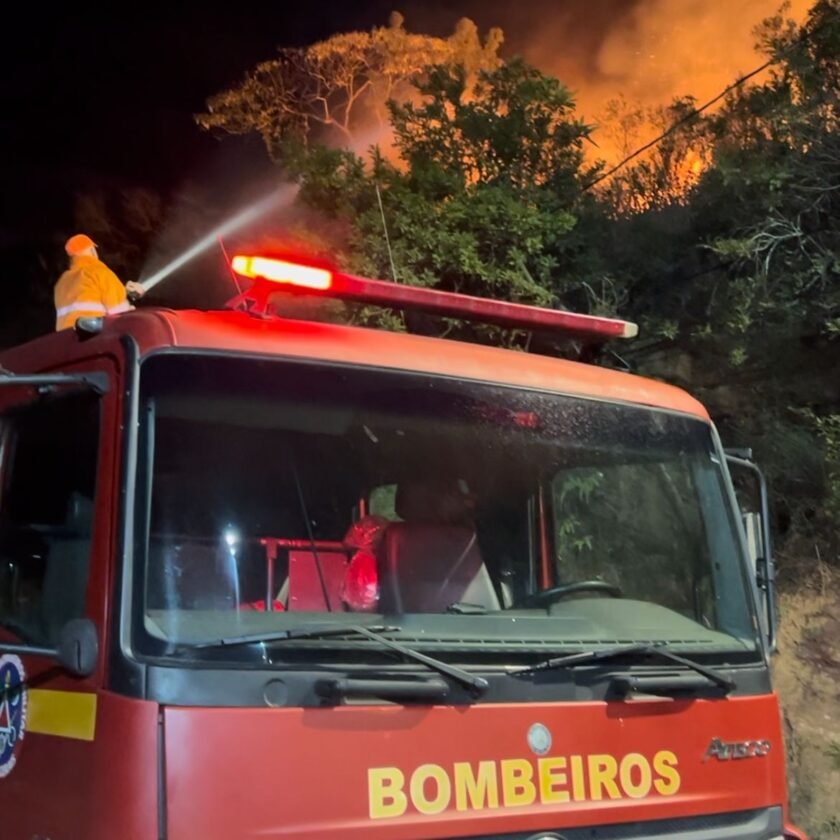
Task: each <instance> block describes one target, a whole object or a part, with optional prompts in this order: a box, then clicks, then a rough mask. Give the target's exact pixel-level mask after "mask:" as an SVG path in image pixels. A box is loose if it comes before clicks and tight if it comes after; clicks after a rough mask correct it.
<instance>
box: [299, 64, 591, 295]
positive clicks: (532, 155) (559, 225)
mask: <svg viewBox="0 0 840 840" xmlns="http://www.w3.org/2000/svg"><path fill="white" fill-rule="evenodd" d="M417 90H418V95H419V100H420V101H419V103H418V102H407V103H403V104H398V103H396V102H392V103H391V105H390V113H391V122H392V125H393V129H394V143H395V146H396V149H397V151H398V152H399V155H400V162H399V163H398V164H395V163H391V162H389V161H387V160H385V159H384V158H383V157H382V156H381V155H375V156H374V159H373V161H372V163H371V165H370V166H366V165H365V162H364V161H363V160H362V159H361V158H359V157H358V156H357V155H355V154H353V153H352V152H349V151H346V150H325V149H318V150H312V151H309V152H306V153H304V154H302V155H301V156H300V157H299V158H297V159H296V160H294V161H293V162H292V167H293V168H294V169H295V171H297V172H298V173H299V176H300V178H301V182H302V192H301V198H302V200H303V201H304V202H305V203H306V204H307V205H308V206H310V207H314V208H317V209H318V210H319V211H320V212H321V213H323V214H324V216H326V217H328V218H333V219H335V218H343V219H344V220H345V222H346V228H345V229H346V231H347V238H346V239H345V240H344V241H343V242H341V243H336V245H337V246H338V247H339V250H342V251H343V253H344V257H345V259H346V261H347V263H348V264H349V265H350V266H351V267H353V268H354V269H355V270H358V271H360V272H363V273H365V274H370V275H373V276H390V275H391V273H392V271H395V273H396V276H397V279H398V280H399V281H400V282H405V283H410V284H415V285H421V286H432V287H436V288H442V289H448V290H454V291H460V292H465V293H469V294H477V295H484V296H492V297H499V298H502V299H508V300H519V301H525V302H531V303H540V304H543V305H549V306H557V305H561V303H562V302H563V301H564V297H565V296H566V295H567V294H574V293H578V294H579V295H581V297H582V299H584V300H585V299H586V297H587V295H586V293H585V292H584V291H583V286H584V281H585V280H587V279H588V278H589V277H590V276H591V266H589V265H587V264H585V262H586V261H585V259H584V255H585V253H586V249H585V247H584V246H583V244H582V243H581V241H580V238H579V235H578V232H577V226H578V222H579V218H580V213H581V212H582V209H583V206H584V204H585V201H584V199H583V196H582V193H581V182H582V180H583V178H584V177H586V176H587V175H588V174H589V173H588V170H587V168H586V167H585V165H584V162H583V143H584V142H585V140H586V138H587V136H588V134H589V128H588V127H587V126H586V125H584V124H583V123H581V122H580V121H579V120H577V119H576V118H575V116H574V102H573V99H572V97H571V95H570V93H569V91H568V90H567V89H566V88H564V87H563V86H562V85H561V84H560V83H559V82H558V81H557V80H555V79H552V78H549V77H546V76H544V75H543V74H541V73H539V71H537V70H536V69H534V68H532V67H530V66H528V65H527V64H525V63H524V62H522V61H512V62H509V63H507V64H503V65H501V66H499V67H498V68H496V69H494V70H490V71H482V72H480V73H479V75H478V78H477V79H476V81H475V84H474V85H473V86H472V87H471V86H470V84H469V79H468V73H467V71H466V70H465V69H464V68H460V67H448V66H440V65H438V66H437V67H434V68H431V69H430V70H429V71H428V73H427V74H426V76H425V78H424V79H423V80H422V81H420V82H418V84H417ZM377 192H378V193H379V196H380V197H381V201H382V210H380V206H379V200H378V197H377ZM383 216H384V221H383ZM386 226H387V236H386V231H385V227H386ZM392 257H393V265H392Z"/></svg>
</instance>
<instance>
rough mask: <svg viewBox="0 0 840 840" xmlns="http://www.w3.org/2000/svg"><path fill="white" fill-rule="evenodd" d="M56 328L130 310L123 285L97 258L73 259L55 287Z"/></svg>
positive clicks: (63, 328)
mask: <svg viewBox="0 0 840 840" xmlns="http://www.w3.org/2000/svg"><path fill="white" fill-rule="evenodd" d="M54 298H55V315H56V318H55V328H56V330H66V329H67V328H68V327H72V326H73V325H74V324H75V323H76V321H77V320H78V319H79V318H101V317H102V316H104V315H116V314H117V313H118V312H127V311H128V310H129V309H131V308H132V307H131V305H130V304H129V302H128V298H127V296H126V292H125V286H123V284H122V283H121V282H120V280H119V278H118V277H117V275H116V274H114V272H113V271H111V269H110V268H108V266H107V265H105V263H104V262H102V261H101V260H98V259H97V258H96V257H91V256H83V257H74V258H73V261H72V263H71V264H70V268H69V269H68V270H67V271H65V272H64V274H62V275H61V277H59V279H58V282H57V283H56V284H55V293H54Z"/></svg>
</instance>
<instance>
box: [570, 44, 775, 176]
mask: <svg viewBox="0 0 840 840" xmlns="http://www.w3.org/2000/svg"><path fill="white" fill-rule="evenodd" d="M778 60H779V59H778V58H772V59H770V60H769V61H765V62H764V64H762V65H761V67H756V69H755V70H752V71H751V72H749V73H747V75H746V76H742V77H741V78H740V79H738V80H737V81H735V82H733V83H732V84H731V85H729V86H728V87H726V88H725V89H724V90H722V91H721V92H720V93H719V94H718V95H717V96H715V97H714V98H713V99H710V100H709V101H708V102H706V104H705V105H701V106H700V107H699V108H694V109H692V110H691V111H689V113H687V114H685V115H684V116H682V117H680V119H678V120H677V121H676V122H675V123H674V124H673V125H671V126H669V127H668V128H667V129H666V130H665V131H663V132H662V134H660V135H659V136H658V137H654V138H653V140H650V141H648V142H647V143H645V144H644V146H640V147H639V148H638V149H636V151H635V152H631V153H630V154H629V155H627V157H626V158H624V159H623V160H621V161H619V162H618V163H617V164H616V165H615V166H613V167H612V168H611V169H608V170H607V171H606V172H603V173H602V174H601V175H599V176H598V177H597V178H596V179H595V180H594V181H591V182H590V183H588V184H587V185H586V186H585V187H584V188H583V189H584V190H590V189H592V187H594V186H595V185H596V184H600V183H601V181H605V180H606V179H607V178H609V177H610V176H612V175H615V173H616V172H618V170H619V169H621V168H622V167H624V166H626V165H627V164H628V163H630V161H631V160H634V159H635V158H637V157H638V156H639V155H641V154H644V153H645V152H646V151H647V150H648V149H652V148H653V147H654V146H656V145H657V144H658V143H661V142H662V141H663V140H664V139H665V138H666V137H669V136H670V135H671V134H673V133H674V132H675V131H676V130H677V129H678V128H680V126H683V125H685V123H687V122H688V121H689V120H692V119H694V117H697V116H699V115H700V114H702V113H703V111H706V110H708V109H709V108H711V107H712V105H714V104H715V103H716V102H719V101H720V100H721V99H723V97H724V96H726V94H727V93H729V92H730V91H732V90H735V88H737V87H740V86H741V85H742V84H744V82H746V81H749V80H750V79H751V78H752V77H753V76H757V75H758V74H759V73H761V72H762V71H763V70H766V69H767V68H768V67H770V65H771V64H775V63H776V62H777V61H778Z"/></svg>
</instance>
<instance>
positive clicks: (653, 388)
mask: <svg viewBox="0 0 840 840" xmlns="http://www.w3.org/2000/svg"><path fill="white" fill-rule="evenodd" d="M124 336H130V337H132V338H133V339H134V340H135V341H136V343H137V345H138V348H139V352H140V356H141V358H142V357H145V356H148V355H151V354H153V353H155V352H160V351H165V350H170V349H176V348H177V349H191V350H202V351H206V352H217V353H225V354H236V355H251V356H263V357H272V356H273V357H278V358H280V357H285V358H293V359H310V360H313V359H314V360H322V361H325V362H338V363H343V364H351V365H357V366H361V367H378V368H389V369H395V370H406V371H414V372H418V373H429V374H438V375H442V376H449V377H455V378H459V379H470V380H476V381H483V382H495V383H501V384H505V385H514V386H520V387H524V388H533V389H537V390H542V391H553V392H556V393H563V394H572V395H577V396H583V397H590V398H595V399H603V400H609V401H620V402H625V403H635V404H639V405H647V406H652V407H656V408H661V409H666V410H670V411H678V412H683V413H687V414H693V415H695V416H697V417H700V418H703V419H708V413H707V411H706V409H705V408H704V407H703V405H702V404H701V403H699V402H698V401H697V400H696V399H694V398H693V397H692V396H690V395H689V394H687V393H686V392H685V391H683V390H681V389H679V388H676V387H673V386H671V385H665V384H663V383H661V382H657V381H655V380H651V379H646V378H644V377H641V376H636V375H633V374H628V373H621V372H618V371H614V370H609V369H606V368H601V367H598V366H596V365H591V364H584V363H581V362H572V361H567V360H564V359H557V358H552V357H548V356H541V355H536V354H532V353H523V352H520V351H515V350H506V349H503V348H499V347H488V346H484V345H477V344H470V343H466V342H461V341H451V340H447V339H442V338H429V337H425V336H417V335H410V334H407V333H396V332H387V331H384V330H377V329H370V328H363V327H349V326H343V325H337V324H327V323H321V322H312V321H298V320H289V319H283V318H269V319H261V318H255V317H254V316H252V315H248V314H246V313H243V312H235V311H230V310H224V311H218V312H216V311H213V312H202V311H196V310H177V311H175V310H169V309H151V308H149V309H140V310H137V311H134V312H130V313H126V314H123V315H118V316H115V317H111V318H106V319H105V325H104V327H103V330H102V332H101V333H100V334H99V335H96V336H93V337H91V338H88V339H86V340H80V338H79V337H78V336H77V335H76V333H75V331H73V330H64V331H62V332H58V333H52V334H50V335H46V336H42V337H40V338H37V339H35V340H33V341H30V342H28V343H26V344H23V345H20V346H18V347H16V348H13V349H11V350H7V351H5V352H3V353H2V354H0V365H2V366H3V367H6V368H7V369H8V370H11V371H13V372H16V373H38V372H44V371H52V370H60V369H62V368H63V367H65V366H67V365H69V364H72V363H73V362H77V361H81V360H83V359H86V358H90V357H92V356H96V355H99V354H102V353H114V354H118V353H119V344H120V342H121V341H122V339H123V337H124Z"/></svg>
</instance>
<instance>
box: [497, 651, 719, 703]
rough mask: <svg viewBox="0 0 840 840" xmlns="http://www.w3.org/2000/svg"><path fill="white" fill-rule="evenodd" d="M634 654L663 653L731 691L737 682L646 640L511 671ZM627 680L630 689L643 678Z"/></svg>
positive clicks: (576, 663)
mask: <svg viewBox="0 0 840 840" xmlns="http://www.w3.org/2000/svg"><path fill="white" fill-rule="evenodd" d="M633 654H644V655H649V656H659V657H661V658H662V659H667V660H669V661H671V662H675V663H676V664H678V665H684V666H685V667H686V668H691V670H693V671H696V672H697V673H698V674H701V675H702V676H704V677H705V678H706V679H707V680H709V681H710V682H712V683H714V684H715V685H718V686H720V687H721V688H724V689H726V690H727V691H731V690H732V689H733V688H735V683H734V682H733V681H732V680H730V679H728V678H727V677H724V676H723V674H721V673H720V672H719V671H716V670H715V669H714V668H707V667H706V666H705V665H700V663H698V662H695V661H694V660H693V659H687V658H686V657H684V656H680V655H679V654H678V653H674V652H673V651H671V650H669V649H668V646H667V645H666V644H665V642H652V643H651V642H643V643H640V644H630V645H617V646H616V647H611V648H601V649H599V650H588V651H585V652H584V653H572V654H570V655H568V656H557V657H554V658H553V659H546V660H545V661H544V662H538V663H537V664H536V665H525V666H524V667H522V668H514V669H511V670H509V671H508V673H509V674H526V673H529V672H532V671H551V670H553V669H555V668H568V667H573V666H575V665H588V664H589V663H592V662H602V661H604V660H605V659H615V658H616V657H618V656H631V655H633ZM623 683H626V688H627V689H628V690H637V689H641V686H642V684H643V681H642V678H641V677H637V678H635V681H634V680H632V679H631V680H624V681H623ZM651 685H652V684H651ZM663 685H664V684H663ZM688 685H689V684H688V683H687V682H685V681H683V682H682V683H680V685H677V684H676V683H674V687H675V688H683V687H688ZM660 687H661V686H660ZM692 687H696V685H694V684H692Z"/></svg>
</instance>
